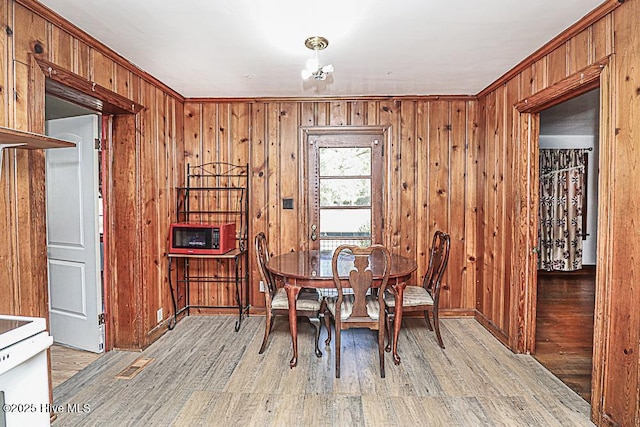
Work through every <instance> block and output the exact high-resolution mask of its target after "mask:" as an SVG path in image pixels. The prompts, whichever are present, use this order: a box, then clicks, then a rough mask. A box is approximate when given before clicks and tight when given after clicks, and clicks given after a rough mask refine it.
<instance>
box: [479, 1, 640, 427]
mask: <svg viewBox="0 0 640 427" xmlns="http://www.w3.org/2000/svg"><path fill="white" fill-rule="evenodd" d="M611 5H612V6H611V7H612V8H614V7H616V6H617V9H614V10H613V12H609V13H607V14H606V15H604V16H602V17H600V18H598V19H597V20H595V22H592V23H590V24H589V25H586V26H585V28H583V29H582V30H581V31H577V32H575V33H574V34H573V35H571V36H569V37H567V38H566V39H564V40H563V41H562V42H560V43H555V44H553V46H554V47H553V48H552V49H550V50H548V51H546V52H545V53H544V54H542V55H533V56H532V59H531V60H530V61H529V62H528V63H525V64H521V65H520V66H519V67H518V70H519V71H518V72H517V73H514V74H513V75H512V76H511V77H509V79H507V80H504V81H501V83H502V84H493V85H492V86H490V88H491V89H490V90H487V91H486V92H483V93H481V94H480V96H479V107H480V112H479V117H478V120H479V123H480V127H481V129H480V135H481V137H480V147H479V165H478V175H477V177H478V179H479V181H478V195H477V197H478V204H479V207H480V212H479V221H478V223H477V224H478V232H477V239H476V243H477V244H478V245H479V246H478V247H477V248H476V252H477V253H478V254H480V255H481V257H482V259H481V262H480V263H479V266H480V270H479V271H478V287H477V306H476V308H477V310H478V315H477V316H478V319H479V320H480V321H481V322H482V323H483V324H485V326H487V327H488V328H489V329H490V330H491V331H492V332H493V333H494V335H495V336H497V337H498V338H500V339H501V340H503V341H504V342H505V344H507V345H508V346H509V347H511V348H512V349H513V350H515V351H529V350H532V349H533V348H534V345H533V342H532V341H531V332H532V331H534V330H535V311H534V312H532V311H531V310H532V308H535V292H536V289H535V283H534V282H535V281H534V280H533V279H534V278H535V271H531V267H532V266H533V265H535V263H534V262H531V261H530V260H531V257H535V254H533V253H532V248H533V247H534V246H535V242H536V240H537V238H536V227H537V223H536V217H535V216H536V215H537V206H536V205H535V204H534V203H533V200H532V199H531V198H530V197H531V196H535V194H536V193H537V190H535V189H532V187H531V186H536V185H537V184H536V183H535V182H534V179H537V173H535V168H537V167H538V162H537V153H538V145H537V144H538V142H537V139H531V138H532V136H533V135H535V136H537V132H538V130H537V127H538V116H537V115H536V114H532V115H530V116H526V117H521V116H520V114H519V113H517V112H515V111H514V108H513V106H514V104H515V103H517V102H521V101H522V100H523V99H525V98H527V97H528V96H531V95H535V94H538V93H541V92H542V91H544V90H546V89H548V88H550V87H551V86H552V85H553V84H555V83H558V82H562V81H563V80H565V79H567V78H568V77H570V76H575V75H579V73H580V70H582V69H584V68H586V67H588V66H592V65H594V64H597V63H601V62H602V60H603V59H604V60H605V61H604V63H608V65H607V66H605V71H606V72H603V74H602V76H601V82H603V83H602V84H604V85H605V86H604V90H602V91H601V96H602V102H601V105H602V108H603V110H602V111H601V138H602V137H604V138H610V140H609V139H607V140H604V141H601V143H600V144H601V150H604V151H601V159H602V161H601V163H600V180H601V182H603V183H604V185H601V186H600V196H599V197H600V201H601V202H600V203H601V205H602V204H603V203H604V204H605V205H602V209H600V211H601V212H602V213H604V214H605V215H604V217H603V216H601V218H600V221H601V223H600V224H599V235H600V240H599V241H600V245H599V248H598V252H599V255H598V261H599V264H598V266H597V268H598V271H599V272H600V273H599V274H598V280H597V287H598V291H597V293H598V297H597V298H596V300H597V306H596V322H595V337H596V341H595V343H594V383H593V398H592V402H593V407H592V416H593V419H594V421H595V422H596V423H597V424H599V425H605V424H607V425H637V424H638V422H639V421H640V394H639V392H638V390H639V387H640V378H639V377H640V369H639V367H640V357H639V354H638V353H639V351H638V350H639V348H638V340H639V339H640V338H639V337H640V315H639V313H640V312H639V311H638V310H637V307H638V306H640V293H638V292H637V286H636V284H637V283H638V278H637V277H636V276H637V274H638V272H637V271H636V270H637V269H634V268H633V265H635V263H634V261H633V260H634V259H637V258H638V257H639V256H640V254H639V252H640V247H638V245H636V244H635V241H637V240H638V238H637V237H638V236H636V235H637V234H638V233H637V227H635V226H634V225H633V224H634V221H636V219H637V217H638V214H639V212H638V207H637V199H638V197H640V195H639V194H638V192H637V191H636V190H634V189H635V187H634V186H633V185H631V184H630V183H631V182H635V181H637V180H638V178H640V176H638V175H639V173H640V172H639V171H640V167H639V165H638V162H637V158H638V156H637V155H636V154H637V153H636V148H635V147H636V146H637V135H636V133H637V130H638V129H640V119H639V117H640V116H639V115H638V114H637V108H636V107H637V106H638V105H639V102H640V101H639V100H640V95H639V94H640V91H638V87H640V84H638V82H640V74H639V73H640V71H639V70H640V66H639V64H640V36H639V35H638V32H637V31H636V30H635V29H634V22H635V21H637V18H638V16H640V2H637V1H631V2H624V4H621V5H620V4H618V5H614V2H611ZM614 32H615V38H614ZM541 51H544V48H542V49H541ZM603 79H604V80H603ZM623 248H624V249H623ZM505 250H506V251H509V253H506V252H505ZM605 250H606V253H605V252H603V251H605ZM532 297H533V301H534V303H533V305H531V304H530V303H531V298H532ZM501 304H504V306H501Z"/></svg>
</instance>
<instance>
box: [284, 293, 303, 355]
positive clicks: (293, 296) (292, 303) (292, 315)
mask: <svg viewBox="0 0 640 427" xmlns="http://www.w3.org/2000/svg"><path fill="white" fill-rule="evenodd" d="M284 290H285V292H286V293H287V300H288V302H289V330H290V331H291V344H292V346H293V357H292V358H291V361H290V362H289V367H291V368H294V367H295V366H296V365H297V364H298V311H297V310H296V300H297V299H298V294H299V293H300V286H295V285H291V284H289V283H285V284H284Z"/></svg>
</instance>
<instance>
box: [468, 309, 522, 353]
mask: <svg viewBox="0 0 640 427" xmlns="http://www.w3.org/2000/svg"><path fill="white" fill-rule="evenodd" d="M475 319H476V321H477V322H478V323H480V324H481V325H482V326H484V328H485V329H486V330H487V331H489V332H491V335H493V336H494V337H496V338H497V339H498V341H500V342H501V343H502V344H503V345H504V346H505V347H507V348H508V349H510V350H512V351H513V349H511V347H509V336H508V335H507V334H505V333H504V332H503V331H502V329H500V328H498V327H497V326H496V325H495V324H494V323H493V322H492V321H491V320H489V319H488V318H487V317H486V316H485V315H484V314H482V313H480V312H479V311H477V310H476V312H475Z"/></svg>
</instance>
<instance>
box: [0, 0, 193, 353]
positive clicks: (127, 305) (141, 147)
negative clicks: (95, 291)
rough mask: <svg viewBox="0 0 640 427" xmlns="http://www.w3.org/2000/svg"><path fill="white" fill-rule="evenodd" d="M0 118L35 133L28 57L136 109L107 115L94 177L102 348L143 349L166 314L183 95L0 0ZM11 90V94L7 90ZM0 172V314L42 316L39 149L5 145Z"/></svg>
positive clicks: (38, 86) (37, 93)
mask: <svg viewBox="0 0 640 427" xmlns="http://www.w3.org/2000/svg"><path fill="white" fill-rule="evenodd" d="M0 10H1V11H2V14H1V18H0V19H1V20H2V25H3V27H5V26H6V27H7V28H9V29H11V30H12V31H11V34H8V32H6V31H2V32H1V35H0V58H1V59H2V63H3V66H2V67H0V70H1V71H0V89H1V90H0V93H1V94H2V97H3V99H4V102H2V104H3V105H2V106H0V113H1V114H0V124H1V125H3V126H9V127H12V128H16V129H22V130H28V131H32V132H40V133H42V132H43V131H44V81H45V77H44V75H43V74H42V71H41V70H40V69H39V67H38V66H37V65H36V64H35V62H34V61H33V60H32V57H33V56H34V55H37V56H40V57H42V58H44V59H48V60H50V61H52V62H53V63H54V64H56V65H58V66H60V67H62V68H64V69H67V70H69V71H71V72H74V73H76V74H78V75H79V76H80V77H83V78H92V79H94V80H93V81H94V82H95V83H96V84H98V85H100V86H102V87H104V88H108V89H111V90H112V91H114V92H117V93H119V94H121V95H123V96H125V97H127V98H130V99H131V100H132V101H135V102H139V101H140V100H144V103H142V104H143V105H144V106H145V108H144V109H143V111H142V112H141V113H140V114H139V115H138V117H136V116H134V115H131V116H126V115H125V116H121V117H119V118H116V119H114V120H113V121H112V122H113V123H114V130H113V133H112V134H113V140H111V141H109V142H108V143H107V145H106V146H105V156H107V157H108V161H107V162H106V163H105V165H106V169H107V170H108V174H109V175H108V176H109V178H110V181H109V182H105V183H103V190H104V194H103V196H105V200H107V199H108V200H109V205H108V206H107V209H106V211H105V219H106V220H107V218H108V221H109V222H107V223H105V229H106V230H108V231H107V233H108V237H109V238H108V239H107V240H106V242H108V243H107V246H106V247H105V253H106V254H107V259H106V264H105V265H106V269H108V270H109V271H108V272H105V277H106V278H107V280H106V282H105V288H106V296H105V298H106V300H107V304H108V306H107V315H108V321H107V330H108V332H109V336H108V337H107V343H108V345H110V346H112V347H119V348H136V349H139V348H142V347H145V346H147V345H148V344H150V343H151V342H152V341H153V339H154V335H149V334H150V333H152V331H154V328H156V327H157V321H156V310H157V309H158V308H163V312H164V313H165V319H166V318H167V317H168V314H169V313H170V312H171V311H172V307H171V299H170V295H169V292H168V286H167V275H166V268H167V260H166V256H165V254H166V250H167V230H168V227H169V223H170V220H171V216H172V215H173V212H174V209H175V199H174V196H173V193H174V188H175V187H176V186H177V185H178V184H179V182H180V180H181V177H182V171H183V170H184V167H183V157H184V156H183V151H184V149H183V144H182V132H183V125H182V121H183V116H184V113H183V107H182V105H183V99H182V98H180V97H176V96H175V93H173V92H172V91H171V90H170V89H169V88H166V87H164V86H162V85H160V84H158V82H157V81H155V80H154V79H153V78H151V77H150V76H148V75H146V74H145V73H144V72H142V71H140V70H135V69H133V68H132V66H131V64H130V63H128V62H127V61H124V60H122V58H120V57H118V55H117V54H115V53H114V52H111V51H109V50H108V49H107V48H105V47H104V46H103V45H101V44H99V43H97V42H95V41H94V40H93V39H91V37H89V36H86V35H85V34H84V33H82V32H81V31H79V30H78V29H77V28H75V27H72V26H71V25H69V24H68V23H67V22H65V21H63V20H60V19H59V17H57V16H55V15H53V14H50V13H48V12H47V10H46V9H44V8H43V7H42V6H41V5H40V4H38V3H36V2H32V1H29V0H24V1H12V0H0ZM14 93H15V97H14V96H10V95H11V94H14ZM3 157H4V160H3V161H4V165H3V168H2V176H0V183H1V186H0V188H1V194H0V212H3V215H2V218H3V219H2V230H3V232H2V233H0V294H2V295H3V298H1V299H0V311H1V312H2V313H8V314H20V315H39V316H43V317H48V312H47V310H48V297H47V260H46V228H45V227H46V218H45V215H46V210H45V185H46V184H45V163H44V158H45V152H44V151H41V150H40V151H39V150H8V151H6V152H5V153H4V156H3Z"/></svg>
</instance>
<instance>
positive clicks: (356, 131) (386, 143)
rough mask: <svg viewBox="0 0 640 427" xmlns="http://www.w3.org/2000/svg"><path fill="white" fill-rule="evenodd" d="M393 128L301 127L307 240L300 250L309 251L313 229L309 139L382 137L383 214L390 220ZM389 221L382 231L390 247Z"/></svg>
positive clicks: (301, 164)
mask: <svg viewBox="0 0 640 427" xmlns="http://www.w3.org/2000/svg"><path fill="white" fill-rule="evenodd" d="M390 130H391V126H300V137H299V141H300V149H299V152H300V154H301V155H300V167H301V169H300V170H302V171H303V177H304V178H303V183H302V185H300V188H299V194H298V200H300V201H301V202H302V206H303V210H304V215H303V217H302V226H303V230H304V233H305V234H304V235H305V236H306V238H305V239H304V241H301V242H300V248H301V249H302V250H309V245H310V239H309V238H308V236H309V229H310V227H311V224H310V218H309V203H310V202H311V201H310V197H309V192H308V187H309V150H308V145H309V138H310V137H311V136H317V135H322V136H324V135H333V134H343V135H344V134H352V135H365V134H379V135H381V141H380V142H381V143H382V147H383V158H382V162H383V165H384V171H383V175H382V213H383V218H384V219H386V218H389V206H388V205H389V204H388V203H387V200H388V199H389V197H388V195H389V179H388V177H389V176H390V175H389V167H390V162H389V160H388V159H389V155H388V154H389V153H390V150H391V132H390ZM387 223H388V221H386V220H383V221H382V229H381V230H380V233H381V237H382V244H385V245H388V244H389V242H390V238H389V236H388V232H387V230H388V224H387Z"/></svg>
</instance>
